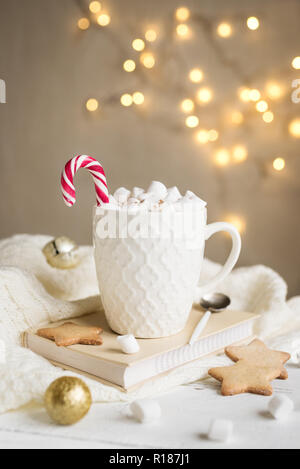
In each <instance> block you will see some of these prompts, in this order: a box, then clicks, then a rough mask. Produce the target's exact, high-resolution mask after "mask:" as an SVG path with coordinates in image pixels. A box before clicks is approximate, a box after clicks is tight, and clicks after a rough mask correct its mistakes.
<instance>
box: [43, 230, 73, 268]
mask: <svg viewBox="0 0 300 469" xmlns="http://www.w3.org/2000/svg"><path fill="white" fill-rule="evenodd" d="M43 253H44V255H45V257H46V259H47V262H48V264H50V265H51V266H52V267H55V268H57V269H73V268H74V267H76V266H77V265H78V264H79V260H80V259H79V253H78V246H77V245H76V243H75V242H74V241H72V240H71V239H70V238H67V237H66V236H61V237H59V238H56V239H53V240H52V241H50V243H48V244H46V246H45V247H44V249H43Z"/></svg>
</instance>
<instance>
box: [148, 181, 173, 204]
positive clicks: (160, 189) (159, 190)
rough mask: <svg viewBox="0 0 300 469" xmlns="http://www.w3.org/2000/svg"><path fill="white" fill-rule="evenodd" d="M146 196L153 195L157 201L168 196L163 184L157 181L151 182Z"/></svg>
mask: <svg viewBox="0 0 300 469" xmlns="http://www.w3.org/2000/svg"><path fill="white" fill-rule="evenodd" d="M147 192H148V194H150V193H151V194H155V196H156V198H157V199H158V200H160V199H162V200H163V199H165V198H166V197H167V195H168V190H167V188H166V186H165V185H164V184H162V183H161V182H158V181H152V182H151V184H150V186H149V188H148V190H147Z"/></svg>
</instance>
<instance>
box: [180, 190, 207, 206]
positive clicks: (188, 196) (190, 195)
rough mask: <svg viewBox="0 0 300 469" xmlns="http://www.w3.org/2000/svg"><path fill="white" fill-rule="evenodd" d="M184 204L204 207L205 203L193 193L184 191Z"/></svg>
mask: <svg viewBox="0 0 300 469" xmlns="http://www.w3.org/2000/svg"><path fill="white" fill-rule="evenodd" d="M182 200H183V201H185V202H196V203H198V204H202V205H204V206H205V205H206V202H204V200H202V199H200V197H198V196H197V195H196V194H194V192H192V191H186V193H185V196H184V197H183V199H182Z"/></svg>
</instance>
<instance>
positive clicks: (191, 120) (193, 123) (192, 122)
mask: <svg viewBox="0 0 300 469" xmlns="http://www.w3.org/2000/svg"><path fill="white" fill-rule="evenodd" d="M185 125H186V126H187V127H189V128H190V129H194V128H195V127H198V125H199V119H198V117H197V116H188V117H187V118H186V120H185Z"/></svg>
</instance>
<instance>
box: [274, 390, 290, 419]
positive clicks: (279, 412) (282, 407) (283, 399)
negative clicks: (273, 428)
mask: <svg viewBox="0 0 300 469" xmlns="http://www.w3.org/2000/svg"><path fill="white" fill-rule="evenodd" d="M268 409H269V412H270V414H272V415H273V417H274V418H275V419H278V420H280V419H283V418H286V417H287V416H288V415H289V414H290V413H291V412H292V411H293V410H294V403H293V401H292V400H291V399H290V398H289V397H287V396H286V395H284V394H281V395H278V396H275V397H273V399H271V400H270V402H269V406H268Z"/></svg>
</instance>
